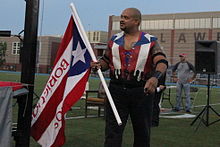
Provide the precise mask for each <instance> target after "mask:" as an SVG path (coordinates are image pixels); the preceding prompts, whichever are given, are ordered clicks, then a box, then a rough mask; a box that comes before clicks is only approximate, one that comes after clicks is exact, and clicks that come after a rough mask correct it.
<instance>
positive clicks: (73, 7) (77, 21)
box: [70, 3, 122, 125]
mask: <svg viewBox="0 0 220 147" xmlns="http://www.w3.org/2000/svg"><path fill="white" fill-rule="evenodd" d="M70 7H71V10H72V15H73V18H74V20H76V21H75V23H76V26H77V28H78V30H79V33H80V35H81V36H82V40H83V41H84V43H85V45H86V47H88V51H89V53H90V55H91V58H92V60H93V61H95V62H97V59H96V56H95V54H94V52H93V49H92V47H91V45H90V43H89V40H88V38H87V35H86V33H85V30H84V28H83V25H82V23H81V21H80V18H79V16H78V13H77V11H76V8H75V6H74V4H73V3H71V4H70ZM98 75H99V77H100V80H101V82H102V85H103V87H104V89H105V92H106V95H107V97H108V100H109V103H110V105H111V108H112V110H113V113H114V115H115V118H116V120H117V123H118V125H121V124H122V122H121V118H120V116H119V114H118V111H117V109H116V107H115V104H114V102H113V99H112V96H111V94H110V92H109V89H108V86H107V84H106V81H105V79H104V76H103V74H102V71H101V69H99V70H98Z"/></svg>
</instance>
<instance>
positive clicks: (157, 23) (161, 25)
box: [141, 20, 173, 30]
mask: <svg viewBox="0 0 220 147" xmlns="http://www.w3.org/2000/svg"><path fill="white" fill-rule="evenodd" d="M172 28H173V21H172V20H143V21H142V23H141V29H142V30H157V29H172Z"/></svg>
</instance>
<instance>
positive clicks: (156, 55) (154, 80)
mask: <svg viewBox="0 0 220 147" xmlns="http://www.w3.org/2000/svg"><path fill="white" fill-rule="evenodd" d="M152 54H153V64H155V65H156V67H155V73H154V75H153V76H152V77H151V78H150V79H149V80H147V82H146V84H145V86H144V89H145V92H146V93H154V92H155V89H156V87H157V84H158V79H160V78H161V77H162V75H163V74H165V72H166V70H167V67H168V62H167V59H166V56H165V54H164V53H163V50H162V49H161V48H160V46H159V44H158V43H157V42H155V45H154V47H153V49H152Z"/></svg>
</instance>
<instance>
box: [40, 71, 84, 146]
mask: <svg viewBox="0 0 220 147" xmlns="http://www.w3.org/2000/svg"><path fill="white" fill-rule="evenodd" d="M86 72H87V70H86V71H85V72H83V73H81V74H80V75H76V76H73V77H71V78H68V80H67V81H68V82H67V85H66V87H68V86H69V88H68V89H69V90H66V94H65V97H66V96H67V95H68V94H69V92H70V91H71V90H72V89H73V88H74V87H75V85H76V84H77V83H78V82H79V80H80V79H82V78H83V77H84V76H85V74H86ZM70 85H73V86H72V87H71V89H70ZM65 97H63V100H62V102H61V103H60V104H59V105H58V107H57V111H56V115H55V116H54V118H53V120H52V121H51V123H50V125H49V126H48V127H47V129H46V130H45V131H44V133H43V134H42V136H41V138H40V139H39V140H38V143H39V144H41V145H42V147H50V146H51V145H52V144H53V143H54V141H55V140H56V137H57V135H58V133H59V131H60V128H61V127H62V120H61V119H62V116H61V114H62V113H60V112H62V107H63V102H64V101H65ZM57 118H58V119H59V120H60V121H58V120H57ZM55 127H56V128H55Z"/></svg>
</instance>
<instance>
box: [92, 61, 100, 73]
mask: <svg viewBox="0 0 220 147" xmlns="http://www.w3.org/2000/svg"><path fill="white" fill-rule="evenodd" d="M90 67H91V68H92V70H93V71H97V70H98V69H100V68H101V64H100V62H94V61H91V62H90Z"/></svg>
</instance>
